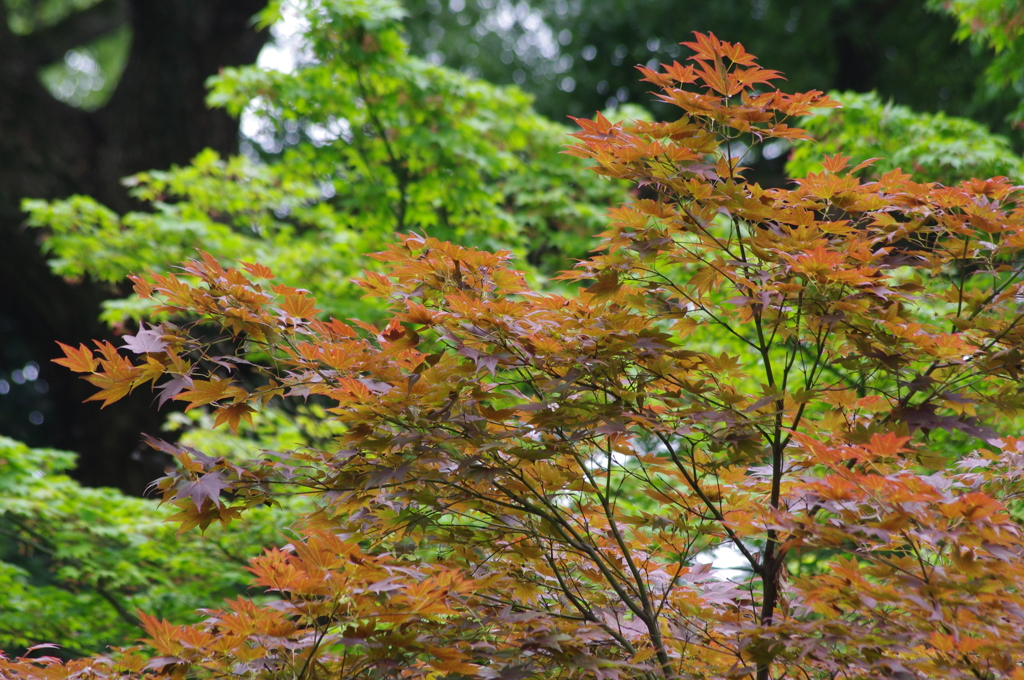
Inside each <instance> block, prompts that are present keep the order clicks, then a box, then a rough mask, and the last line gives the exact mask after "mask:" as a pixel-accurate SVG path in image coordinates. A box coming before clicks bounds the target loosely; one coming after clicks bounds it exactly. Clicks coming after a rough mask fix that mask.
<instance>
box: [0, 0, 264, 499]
mask: <svg viewBox="0 0 1024 680" xmlns="http://www.w3.org/2000/svg"><path fill="white" fill-rule="evenodd" d="M265 4H266V0H104V1H103V2H101V3H99V4H98V5H96V6H94V8H93V9H91V10H88V11H86V12H83V13H80V14H78V15H74V16H72V17H70V18H69V19H68V20H67V21H65V22H63V23H62V24H60V25H58V26H55V27H53V28H51V29H47V30H46V31H44V32H41V33H39V34H30V35H28V36H17V35H14V34H12V33H11V32H10V31H9V29H8V24H7V18H6V15H5V5H4V3H3V0H0V239H2V241H0V243H2V245H3V247H2V248H0V293H2V294H0V320H2V322H3V323H2V324H0V332H2V335H0V343H2V344H0V353H2V354H3V355H4V356H3V357H2V358H3V360H4V362H5V363H6V364H7V366H6V367H5V368H8V367H10V362H11V361H18V362H24V361H26V360H32V361H35V362H36V363H37V364H38V365H39V367H40V377H41V378H42V379H45V381H46V382H47V383H48V385H49V391H48V392H47V394H46V402H47V403H46V409H45V412H46V419H45V421H44V422H43V423H42V424H40V425H38V426H34V427H32V428H30V429H29V430H28V432H29V434H28V435H27V436H25V437H24V438H25V439H26V440H28V442H29V443H31V444H32V445H36V446H50V447H57V448H64V449H69V450H73V451H77V452H79V453H80V454H81V458H80V462H79V470H78V472H77V473H76V476H77V477H78V479H79V480H80V481H82V482H83V483H86V484H90V485H110V486H117V487H120V488H121V489H123V490H125V491H128V492H131V493H141V492H142V490H143V489H144V487H145V485H146V484H147V483H148V482H149V481H151V480H152V479H153V478H154V477H155V476H157V475H158V474H159V472H160V469H159V468H160V465H162V463H158V464H155V463H154V461H155V460H156V459H154V458H153V457H151V456H150V455H149V454H148V453H146V452H144V450H143V447H141V446H140V443H139V442H140V433H142V432H150V433H154V434H159V428H160V423H161V422H162V416H161V415H160V414H158V413H156V412H155V409H154V406H153V404H152V396H151V395H150V394H148V393H139V394H136V395H133V398H131V399H129V400H125V401H123V402H119V403H117V404H115V405H112V406H110V407H108V408H106V409H104V410H100V408H99V407H98V406H97V404H95V403H89V404H83V403H82V400H83V399H84V398H85V397H86V396H88V394H89V393H90V389H89V387H88V385H86V384H85V383H83V382H82V381H81V380H79V379H77V378H75V377H74V376H72V375H70V373H69V372H68V371H66V370H64V369H62V368H60V367H57V366H55V365H53V364H52V363H51V359H53V358H54V357H55V356H56V354H57V347H56V345H55V344H54V341H56V340H60V341H62V342H65V343H69V344H77V343H79V342H84V341H87V340H89V339H91V338H99V337H105V336H109V332H107V331H106V330H105V329H104V328H103V327H102V326H101V325H100V324H99V322H98V321H97V316H98V314H99V303H100V302H101V301H102V300H103V299H105V298H107V297H110V290H109V289H107V288H106V287H104V286H103V285H102V284H96V283H92V282H81V283H77V284H71V283H68V282H65V281H62V280H61V279H59V278H57V277H54V276H53V275H51V274H50V273H49V270H48V268H47V266H46V262H45V258H44V257H43V256H42V255H41V254H40V251H39V243H40V239H41V238H42V237H43V234H41V233H39V232H38V231H36V230H26V229H25V228H24V215H23V214H22V213H21V212H20V210H19V208H18V206H19V204H20V201H21V199H23V198H46V199H53V198H63V197H66V196H69V195H71V194H76V193H77V194H88V195H92V196H94V197H96V198H97V199H98V200H100V201H101V202H103V203H105V204H106V205H108V206H110V207H112V208H114V209H115V210H120V211H124V210H127V209H132V208H138V206H133V205H132V202H131V200H130V199H129V197H128V196H127V194H126V193H125V191H124V188H123V187H122V186H121V183H120V180H121V178H122V177H124V176H126V175H129V174H132V173H134V172H138V171H141V170H147V169H150V168H164V167H167V166H169V165H171V164H184V163H187V162H188V161H189V160H190V159H191V157H192V156H194V155H195V154H196V153H197V152H199V151H200V150H202V149H203V148H205V147H210V148H213V149H216V150H217V151H219V152H221V153H232V152H234V151H236V148H237V133H238V126H237V123H236V122H235V121H233V120H232V119H231V118H229V117H228V116H227V115H226V114H225V113H224V112H223V111H220V110H210V109H209V108H207V106H206V104H205V94H206V90H205V86H204V83H205V81H206V79H207V78H208V77H209V76H211V75H214V74H215V73H217V71H218V70H219V69H220V68H221V67H223V66H228V65H237V64H244V63H251V62H252V61H253V60H255V58H256V55H257V54H258V52H259V49H260V48H261V47H262V45H263V43H264V42H265V40H266V35H265V33H257V32H255V31H254V30H253V29H252V25H251V17H252V16H253V15H254V14H255V13H256V12H257V11H259V10H260V9H261V8H262V7H263V6H264V5H265ZM123 21H127V22H129V23H130V25H131V29H132V33H133V40H132V45H131V49H130V54H129V59H128V63H127V67H126V68H125V71H124V74H123V76H122V78H121V80H120V82H119V83H118V86H117V88H116V90H115V92H114V94H113V96H112V97H111V99H110V101H109V102H108V103H107V104H106V105H105V106H104V107H103V108H101V109H99V110H98V111H95V112H91V113H90V112H85V111H81V110H78V109H75V108H72V107H70V106H67V105H65V104H63V103H61V102H59V101H57V100H56V99H54V98H53V97H52V96H50V94H49V93H48V92H47V91H46V90H45V88H44V87H43V86H42V85H41V84H40V82H39V79H38V77H37V74H36V73H37V70H38V68H39V66H40V65H42V64H45V63H47V62H48V61H52V60H53V58H54V57H55V56H58V55H59V56H62V55H63V53H64V51H66V50H67V49H69V48H71V47H74V46H75V45H77V44H81V43H82V42H83V41H85V40H89V39H91V38H94V37H96V36H97V35H101V34H102V33H103V32H104V31H106V30H109V29H110V28H113V27H114V26H116V25H118V24H119V23H120V22H123ZM15 355H16V356H15ZM12 395H13V393H12ZM5 398H6V399H10V398H11V395H7V396H0V399H5ZM5 426H6V424H5V423H2V422H0V427H5ZM8 429H10V428H8ZM5 434H6V432H5ZM12 434H15V433H14V432H12ZM147 461H148V462H147Z"/></svg>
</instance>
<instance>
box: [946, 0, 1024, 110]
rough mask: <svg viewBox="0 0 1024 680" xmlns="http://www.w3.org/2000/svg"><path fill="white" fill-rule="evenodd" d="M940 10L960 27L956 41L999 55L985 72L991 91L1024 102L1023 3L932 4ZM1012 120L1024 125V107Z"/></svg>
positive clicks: (950, 0) (952, 0)
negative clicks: (983, 47) (1010, 95)
mask: <svg viewBox="0 0 1024 680" xmlns="http://www.w3.org/2000/svg"><path fill="white" fill-rule="evenodd" d="M928 4H929V5H930V6H931V7H932V8H934V9H936V10H941V11H944V12H946V13H948V14H951V15H952V16H953V17H954V18H956V20H957V23H958V24H959V29H958V30H957V33H956V37H957V39H959V40H961V41H970V42H972V43H974V44H976V45H984V46H986V47H989V48H991V49H992V50H994V51H995V56H994V57H993V59H992V62H991V63H990V64H989V65H988V66H987V67H986V68H985V71H984V74H985V80H986V81H987V84H988V86H989V88H990V90H991V91H993V92H997V91H1009V92H1012V93H1013V94H1014V95H1015V97H1016V98H1017V100H1018V102H1020V101H1021V100H1022V99H1024V68H1022V64H1024V61H1022V59H1021V57H1022V55H1024V4H1022V3H1021V2H1020V0H928ZM1010 119H1011V120H1012V121H1013V122H1014V123H1015V124H1016V125H1018V126H1019V125H1021V124H1022V123H1024V105H1021V104H1018V106H1017V109H1016V110H1015V111H1014V112H1013V113H1012V114H1011V116H1010Z"/></svg>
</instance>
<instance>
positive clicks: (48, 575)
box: [0, 438, 287, 656]
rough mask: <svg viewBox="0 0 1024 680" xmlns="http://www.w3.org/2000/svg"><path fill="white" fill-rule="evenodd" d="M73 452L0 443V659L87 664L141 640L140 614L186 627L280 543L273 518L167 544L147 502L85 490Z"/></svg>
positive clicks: (169, 535) (260, 515) (281, 521)
mask: <svg viewBox="0 0 1024 680" xmlns="http://www.w3.org/2000/svg"><path fill="white" fill-rule="evenodd" d="M73 466H74V454H71V453H68V452H64V451H53V450H47V449H30V448H28V447H27V446H25V445H23V444H20V443H18V442H15V441H13V440H11V439H7V438H0V590H2V592H3V593H4V606H3V608H2V609H0V649H5V650H7V651H8V652H15V651H17V650H19V649H21V650H23V649H25V648H27V647H30V646H32V645H36V644H40V643H44V642H46V643H55V644H58V645H60V648H61V652H60V653H61V654H68V655H72V656H85V655H88V654H95V653H97V652H101V651H103V650H105V649H106V648H107V646H108V645H126V644H130V643H132V642H133V641H134V640H135V639H137V638H138V637H139V635H140V633H141V631H140V629H139V625H140V621H139V619H138V617H137V616H136V613H137V611H138V610H142V611H145V612H148V613H150V614H151V615H155V616H161V617H171V618H174V619H179V620H182V619H185V620H188V619H193V620H195V615H194V612H195V610H196V609H198V608H199V607H201V606H204V605H206V604H209V603H210V602H211V601H218V600H221V599H224V598H227V597H232V596H236V595H239V594H241V593H244V592H245V591H246V587H247V581H248V579H247V578H246V577H247V574H246V570H245V567H246V564H247V562H246V561H247V559H248V558H250V557H252V556H254V555H255V554H256V553H258V552H259V550H260V548H261V546H263V545H271V544H276V543H279V542H280V539H281V532H282V531H283V530H284V527H285V524H286V522H287V520H286V517H287V515H285V513H283V512H282V511H280V510H277V511H269V510H267V509H262V510H259V511H257V512H256V513H255V514H253V515H252V516H251V519H247V520H246V521H244V522H240V523H238V524H235V525H232V527H231V528H230V529H227V530H222V531H212V532H210V533H209V534H208V535H207V536H206V537H205V538H200V537H199V536H195V535H180V534H176V532H175V527H174V526H173V525H172V524H168V523H167V521H166V520H167V517H168V516H169V515H170V514H171V513H169V512H167V511H165V510H161V509H158V507H157V503H156V502H154V501H152V500H143V499H138V498H130V497H126V496H123V495H122V494H120V493H119V492H117V491H116V490H114V489H86V488H83V487H82V486H80V485H78V484H76V483H75V482H74V481H72V480H71V479H69V478H68V477H67V476H66V475H65V474H64V473H65V472H66V471H67V470H69V469H70V468H72V467H73Z"/></svg>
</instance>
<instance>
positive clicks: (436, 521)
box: [0, 35, 1024, 678]
mask: <svg viewBox="0 0 1024 680" xmlns="http://www.w3.org/2000/svg"><path fill="white" fill-rule="evenodd" d="M686 45H687V47H689V48H690V49H691V50H693V51H694V53H695V54H694V56H693V57H692V58H691V62H692V63H691V64H689V65H687V66H683V65H680V64H677V63H674V64H672V65H668V66H666V68H665V70H664V72H656V71H654V70H651V69H646V68H644V69H641V70H642V72H643V74H644V77H645V79H646V80H647V81H648V82H650V83H652V84H654V85H655V86H657V87H658V88H659V90H660V94H659V95H658V96H660V97H661V98H662V99H663V100H664V101H666V102H669V103H672V104H674V105H675V106H677V107H679V108H680V109H681V111H682V114H681V117H680V118H679V119H678V120H676V121H673V122H668V123H647V122H639V123H636V124H628V123H617V124H612V123H610V122H608V121H607V120H605V119H604V118H603V117H601V116H598V117H597V118H596V119H595V120H580V121H579V123H580V126H581V131H580V132H578V133H577V135H576V137H577V139H578V140H579V145H578V146H576V147H573V148H572V149H571V152H572V153H573V154H575V155H578V156H581V157H584V158H588V159H590V160H591V161H592V162H594V163H595V164H596V170H597V172H598V173H600V174H603V175H606V176H611V177H616V178H625V179H629V180H631V181H634V182H637V183H639V184H641V185H643V186H644V187H645V191H648V192H650V195H652V196H653V197H652V198H643V199H637V200H635V201H633V202H630V203H626V204H623V205H621V206H619V207H617V208H615V209H613V211H612V214H611V216H612V224H611V226H610V228H609V229H608V230H607V231H606V232H605V233H604V234H602V235H601V243H600V248H599V250H598V251H597V253H596V254H595V255H594V256H593V257H591V258H589V259H588V260H585V261H583V262H580V263H579V264H578V265H577V266H576V267H575V268H574V269H573V270H571V271H569V272H566V273H564V274H563V275H562V279H563V281H566V282H570V283H575V284H577V285H581V284H585V287H580V289H579V290H578V292H576V293H575V294H570V295H559V294H551V293H540V292H537V291H535V290H532V289H531V288H530V287H529V286H528V285H527V282H526V277H525V276H524V275H523V274H522V273H521V272H517V271H515V270H514V269H512V268H511V265H510V259H511V255H510V253H508V252H498V253H489V252H486V251H482V250H477V249H474V248H468V247H464V246H457V245H452V244H449V243H445V242H441V241H439V240H437V239H434V238H432V237H428V236H425V235H417V234H409V235H405V236H403V237H401V238H400V239H399V240H398V241H397V242H396V243H394V244H392V245H390V246H389V247H388V248H387V250H386V251H384V252H383V253H380V254H378V255H377V256H376V258H377V260H378V261H379V262H381V263H383V266H384V271H383V273H378V272H373V271H371V272H368V273H367V274H366V275H365V277H364V278H363V279H362V280H361V281H360V285H361V286H362V288H363V289H364V290H365V291H366V292H367V294H369V295H371V296H375V297H379V298H381V299H384V300H386V301H388V303H389V304H390V308H391V310H392V316H391V318H390V320H388V321H387V323H381V324H380V325H377V326H375V325H371V324H367V323H365V322H356V323H355V325H354V326H351V325H348V324H346V323H344V322H342V321H339V320H337V319H323V318H318V317H317V310H316V308H315V302H314V300H313V299H312V298H311V296H310V295H309V294H308V293H306V292H305V291H302V290H298V289H296V288H293V287H290V286H287V285H283V284H275V283H274V282H273V274H272V272H271V271H270V270H269V269H267V268H266V267H264V266H262V265H260V264H258V263H248V264H244V265H243V266H242V267H241V268H239V269H235V268H225V267H223V266H222V265H220V264H219V263H218V262H217V261H216V260H215V259H214V258H213V257H212V256H209V255H202V256H201V257H199V258H197V259H194V260H191V261H189V262H187V263H185V264H184V265H183V267H182V269H181V270H180V272H179V273H157V274H153V275H151V276H148V277H143V276H137V277H134V281H135V286H136V290H137V292H138V293H139V294H140V295H142V296H144V297H152V298H154V299H155V300H156V301H157V303H158V304H159V305H160V309H162V310H163V312H164V313H166V314H167V315H169V316H168V317H167V318H169V319H170V320H168V321H164V322H162V323H161V324H160V325H159V326H157V327H154V328H151V329H148V330H147V331H146V332H147V333H148V335H147V340H146V341H145V343H140V342H139V341H138V336H136V337H135V339H134V340H131V341H128V342H126V343H125V346H124V348H119V347H117V346H114V345H112V344H109V343H102V342H101V343H97V345H96V346H95V349H94V348H90V347H88V346H85V345H82V346H80V347H71V346H65V355H66V356H65V357H64V358H63V359H61V360H60V363H62V364H63V365H65V366H67V367H69V368H71V369H72V370H74V371H76V372H79V373H82V374H84V376H85V377H86V379H87V380H88V381H89V382H90V383H91V384H92V385H94V386H95V387H97V388H98V389H99V391H98V392H97V393H96V394H95V395H94V397H93V398H94V399H96V400H102V401H104V402H106V403H109V402H113V401H116V400H118V399H120V398H122V397H123V396H124V395H125V394H127V393H128V392H129V391H131V390H132V389H136V388H138V387H140V386H142V385H145V384H147V383H151V382H152V383H158V384H160V385H162V386H164V388H165V390H167V391H169V392H171V394H172V397H173V398H174V399H176V400H178V401H181V402H184V403H186V404H188V407H189V408H193V409H194V408H199V407H204V406H208V407H210V408H211V409H212V411H213V413H215V414H216V418H217V420H218V421H219V422H223V423H227V424H228V425H229V426H230V427H231V428H233V429H234V428H240V427H244V424H245V423H246V422H247V421H248V419H249V418H250V417H251V414H252V413H254V412H258V411H260V410H261V409H263V408H265V406H266V405H267V404H269V403H272V402H273V401H275V400H278V399H285V400H287V399H303V400H306V399H308V400H311V401H313V402H317V403H324V404H325V405H327V406H328V407H329V408H328V412H329V413H330V414H331V415H332V417H333V418H334V420H335V422H336V423H337V424H338V425H340V426H342V427H343V428H344V429H345V432H344V434H343V435H342V436H340V437H339V438H338V439H337V440H336V444H335V445H333V446H325V447H320V448H306V449H301V450H297V451H263V452H261V453H260V454H258V455H257V456H256V457H254V458H252V459H251V460H249V461H241V462H240V461H237V460H229V459H226V458H215V457H212V456H207V455H205V454H202V453H199V452H196V451H193V450H187V449H184V448H181V447H177V446H175V445H171V444H157V446H160V447H161V448H164V449H166V450H168V451H170V452H171V453H173V454H174V455H175V456H176V458H177V459H178V460H179V461H180V463H181V467H180V468H179V469H178V470H176V471H174V472H172V473H171V474H169V475H168V476H167V477H165V478H163V479H161V480H160V481H159V482H158V487H159V488H160V490H161V491H162V493H163V495H164V499H165V502H168V503H170V504H172V505H174V506H175V507H177V508H178V510H179V513H178V516H177V517H178V519H179V520H180V521H181V523H182V526H183V528H188V527H191V526H197V525H198V526H208V525H209V524H211V523H213V522H215V521H221V522H230V521H231V520H232V519H233V518H235V517H237V516H238V515H240V514H241V513H244V512H245V511H246V510H247V509H248V508H252V507H257V506H261V505H262V504H264V503H268V502H270V503H273V502H274V501H275V499H277V498H279V497H281V495H282V494H295V493H301V494H308V495H311V496H313V497H314V498H316V499H318V503H319V509H317V510H316V511H314V512H312V513H308V514H306V515H305V516H303V517H302V518H301V519H300V522H301V532H302V536H303V537H302V539H301V540H297V541H294V542H292V543H291V544H290V545H289V546H286V547H284V548H280V549H274V550H268V551H267V552H265V553H264V555H262V556H260V557H258V558H256V559H254V560H253V561H252V570H253V572H254V574H255V580H254V582H255V583H256V584H258V585H260V586H261V587H265V588H268V589H269V590H271V591H272V592H276V593H278V594H279V596H280V598H281V600H280V601H278V602H275V603H272V604H270V605H263V606H261V605H258V604H254V603H252V602H250V601H248V600H246V599H244V598H243V599H238V600H236V601H234V602H230V603H227V604H226V605H224V607H223V608H222V609H218V610H208V611H207V612H206V613H207V618H206V619H205V620H204V621H203V622H202V623H200V624H196V625H191V626H187V625H186V626H179V625H174V624H172V623H169V622H164V621H159V620H157V619H154V618H148V617H147V618H146V619H145V626H146V630H147V631H148V633H149V636H150V640H149V645H150V646H151V648H150V649H151V651H142V650H140V649H138V648H136V649H131V650H128V651H125V652H122V653H118V654H113V655H109V656H106V657H97V658H95V659H92V660H84V661H76V662H70V663H69V664H67V665H61V664H59V663H57V662H55V661H54V660H48V659H37V660H21V661H4V662H2V663H3V665H2V666H0V668H2V670H3V672H4V673H6V674H7V675H8V676H10V677H14V678H37V677H38V678H63V677H77V676H79V675H81V674H92V675H91V677H114V676H116V677H124V676H125V675H128V676H137V675H140V674H142V673H143V672H144V669H145V672H146V673H147V674H148V675H150V676H156V677H168V678H170V677H181V676H185V675H189V674H192V675H197V676H202V675H214V676H217V675H221V674H232V675H247V676H251V677H267V678H270V677H301V678H319V677H324V678H327V677H330V678H338V677H392V676H403V677H430V678H435V677H453V678H454V677H459V676H465V675H478V676H481V677H485V678H506V677H507V678H513V677H552V676H558V675H564V676H577V675H578V676H584V675H586V676H591V675H592V676H597V677H645V678H658V677H666V678H677V677H680V678H681V677H745V676H753V677H757V678H779V677H783V676H784V675H791V674H792V675H800V676H804V677H822V678H824V677H829V678H834V677H839V676H842V677H851V678H868V677H887V676H898V677H920V678H934V677H944V678H946V677H948V678H979V677H983V678H1002V677H1006V678H1011V677H1013V678H1019V677H1020V676H1021V673H1022V670H1021V667H1020V661H1019V659H1020V658H1021V654H1022V653H1024V649H1022V647H1024V643H1022V641H1021V639H1020V634H1019V631H1020V630H1021V628H1022V625H1024V620H1022V619H1024V607H1022V605H1024V593H1022V592H1021V583H1024V561H1022V560H1021V557H1022V555H1024V542H1022V538H1021V529H1020V524H1019V522H1020V511H1021V508H1020V504H1019V503H1020V501H1019V494H1020V489H1021V475H1022V467H1021V453H1020V446H1021V444H1020V442H1019V441H1018V439H1017V438H1015V437H1014V436H1013V432H1014V431H1015V428H1016V426H1017V414H1018V413H1019V411H1020V409H1021V407H1022V399H1021V395H1020V390H1019V387H1018V381H1019V374H1020V370H1021V363H1022V361H1024V353H1022V347H1021V345H1022V343H1024V324H1022V322H1024V316H1022V315H1021V313H1020V311H1019V298H1020V296H1021V295H1022V294H1024V281H1022V278H1021V275H1022V274H1024V271H1022V269H1021V266H1020V260H1021V258H1020V250H1021V248H1022V247H1024V238H1022V237H1024V222H1022V215H1024V213H1022V211H1021V210H1020V207H1019V204H1018V202H1017V201H1018V196H1019V190H1018V189H1017V188H1015V186H1014V185H1013V184H1011V183H1010V182H1008V181H1006V180H1005V178H995V179H989V180H968V181H965V182H963V183H961V184H960V185H958V186H955V187H947V186H942V185H938V184H920V183H916V182H914V181H913V180H912V178H911V177H910V176H909V175H907V174H906V173H903V172H901V171H898V170H894V171H891V172H887V173H885V174H883V175H882V176H881V177H879V178H878V179H877V180H873V181H869V182H864V181H862V180H860V179H858V177H857V176H856V174H855V173H856V172H857V171H858V168H853V169H850V170H847V169H846V165H847V164H846V159H844V158H842V157H839V156H831V157H829V158H828V159H827V160H826V162H825V164H824V168H823V171H822V172H820V173H815V174H811V175H809V176H807V177H805V178H803V179H800V180H799V181H798V183H797V186H796V187H795V188H791V189H763V188H761V187H759V186H758V185H756V184H753V183H750V182H748V181H747V180H746V179H745V178H744V175H743V168H742V167H740V166H739V164H738V162H737V161H738V158H737V154H735V153H734V147H735V145H737V144H738V143H739V142H740V141H743V143H744V144H748V143H751V142H753V143H762V142H769V141H771V140H775V139H797V138H800V137H802V136H803V135H804V133H803V132H802V131H801V130H799V129H797V128H794V127H791V126H790V125H789V122H790V121H791V120H792V119H793V118H794V117H798V116H801V115H805V114H806V113H808V112H809V111H810V110H811V109H812V108H815V107H822V106H829V105H831V104H832V102H830V100H828V99H827V98H826V97H825V96H823V95H821V94H820V93H817V92H810V93H804V94H796V95H785V94H781V93H779V92H778V91H775V90H772V89H771V87H770V85H771V82H772V81H773V80H774V79H776V78H777V77H778V74H776V73H775V72H772V71H768V70H765V69H761V68H760V67H758V66H757V65H756V63H755V61H754V59H753V57H751V56H750V55H749V54H747V53H746V52H745V51H744V50H743V48H742V47H741V46H739V45H736V44H730V43H724V42H720V41H719V40H717V39H716V38H714V37H713V36H707V35H697V36H696V38H695V40H694V41H693V42H690V43H687V44H686ZM225 348H233V351H228V352H225ZM240 362H250V363H254V362H260V366H261V367H262V371H263V373H262V375H263V377H262V380H260V381H259V382H251V381H250V382H242V381H239V380H238V379H237V377H236V375H237V374H236V369H235V366H236V365H238V364H239V363H240ZM162 380H163V381H165V382H160V381H162ZM168 380H169V381H170V382H166V381H168ZM722 548H728V549H730V550H732V551H735V552H736V553H738V554H739V555H741V556H742V559H743V560H744V561H745V565H746V566H745V568H744V569H743V570H741V572H740V574H739V575H738V576H735V577H734V578H733V579H732V580H723V579H720V578H716V572H715V570H714V569H713V568H711V567H710V566H709V565H708V564H706V561H707V560H706V559H705V558H706V557H707V556H708V554H709V553H710V552H712V551H715V550H717V549H722ZM807 565H811V567H812V569H814V571H812V572H811V573H807V570H806V569H804V568H803V567H806V566H807Z"/></svg>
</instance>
